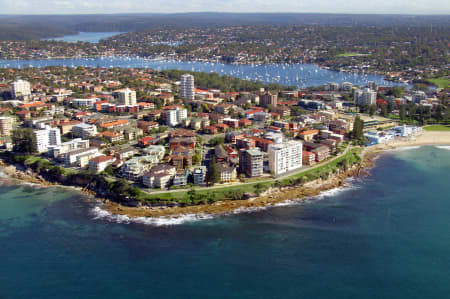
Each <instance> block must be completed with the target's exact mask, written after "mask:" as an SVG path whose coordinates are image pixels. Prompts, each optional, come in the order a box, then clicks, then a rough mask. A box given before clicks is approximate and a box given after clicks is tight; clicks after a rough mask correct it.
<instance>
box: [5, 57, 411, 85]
mask: <svg viewBox="0 0 450 299" xmlns="http://www.w3.org/2000/svg"><path fill="white" fill-rule="evenodd" d="M46 66H65V67H78V66H83V67H106V68H113V67H120V68H152V69H155V70H170V69H179V70H184V71H195V72H206V73H211V72H215V73H218V74H219V75H228V76H233V77H237V78H240V79H245V80H251V81H260V82H263V83H266V84H269V83H280V84H282V85H288V86H297V87H298V88H305V87H310V86H319V85H323V84H326V83H329V82H336V83H342V82H351V83H353V84H355V85H360V86H365V85H366V84H367V83H368V82H369V81H373V82H376V83H377V84H378V85H380V86H406V87H411V86H409V85H404V84H400V83H394V82H390V81H386V80H384V77H383V76H380V75H374V74H363V73H348V72H336V71H331V70H328V69H324V68H321V67H319V66H317V65H314V64H259V65H242V64H240V65H239V64H224V63H213V62H191V61H175V60H159V59H145V58H140V57H117V56H114V57H97V58H71V59H36V60H0V67H2V68H27V67H46Z"/></svg>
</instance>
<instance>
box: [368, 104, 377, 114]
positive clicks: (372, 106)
mask: <svg viewBox="0 0 450 299" xmlns="http://www.w3.org/2000/svg"><path fill="white" fill-rule="evenodd" d="M376 111H377V106H376V105H370V106H369V115H370V116H373V115H374V114H375V112H376Z"/></svg>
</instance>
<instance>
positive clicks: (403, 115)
mask: <svg viewBox="0 0 450 299" xmlns="http://www.w3.org/2000/svg"><path fill="white" fill-rule="evenodd" d="M398 116H399V117H400V120H405V119H406V106H405V104H401V105H400V110H399V112H398Z"/></svg>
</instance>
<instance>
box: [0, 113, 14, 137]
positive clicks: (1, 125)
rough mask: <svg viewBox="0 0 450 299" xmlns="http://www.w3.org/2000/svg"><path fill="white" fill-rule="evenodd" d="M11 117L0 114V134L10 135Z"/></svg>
mask: <svg viewBox="0 0 450 299" xmlns="http://www.w3.org/2000/svg"><path fill="white" fill-rule="evenodd" d="M12 124H13V119H12V117H8V116H2V117H0V136H9V135H11V130H12Z"/></svg>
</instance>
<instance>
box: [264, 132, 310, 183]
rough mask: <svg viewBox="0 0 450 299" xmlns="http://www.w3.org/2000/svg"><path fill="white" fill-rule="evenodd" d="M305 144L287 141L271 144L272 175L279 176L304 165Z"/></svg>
mask: <svg viewBox="0 0 450 299" xmlns="http://www.w3.org/2000/svg"><path fill="white" fill-rule="evenodd" d="M302 150H303V144H302V143H301V142H299V141H294V140H291V141H287V142H283V143H278V144H271V145H269V169H270V172H271V173H272V175H274V176H279V175H280V174H283V173H287V172H290V171H293V170H296V169H299V168H301V167H302Z"/></svg>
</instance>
